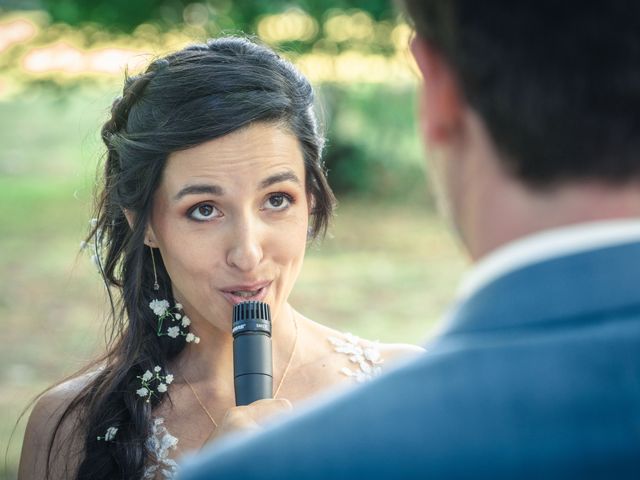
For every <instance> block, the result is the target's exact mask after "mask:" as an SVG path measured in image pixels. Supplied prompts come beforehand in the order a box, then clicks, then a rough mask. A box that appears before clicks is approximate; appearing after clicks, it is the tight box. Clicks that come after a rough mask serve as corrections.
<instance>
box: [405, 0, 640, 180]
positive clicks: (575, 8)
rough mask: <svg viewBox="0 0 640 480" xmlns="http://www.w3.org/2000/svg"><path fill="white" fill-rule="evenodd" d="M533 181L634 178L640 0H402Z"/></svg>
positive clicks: (515, 164)
mask: <svg viewBox="0 0 640 480" xmlns="http://www.w3.org/2000/svg"><path fill="white" fill-rule="evenodd" d="M404 4H405V7H406V10H407V12H408V14H409V16H410V17H411V19H412V21H413V23H414V24H415V28H416V30H417V33H418V35H419V36H420V37H422V38H423V39H424V40H426V41H427V42H429V43H430V44H431V45H432V46H433V47H434V48H436V49H438V50H439V51H440V52H441V54H442V55H443V56H444V57H445V59H446V60H447V61H448V62H449V64H450V65H451V67H452V68H453V70H454V71H455V72H456V74H457V75H458V77H459V81H460V84H461V88H462V90H463V94H464V95H465V98H466V101H467V102H468V103H469V105H470V106H471V107H472V108H474V109H475V110H476V111H477V112H478V113H479V114H480V116H481V117H482V118H483V120H484V122H485V123H486V125H487V128H488V130H489V132H490V134H491V136H492V138H493V140H494V142H495V144H496V146H497V148H498V149H499V151H500V153H501V157H502V160H503V163H504V166H505V167H506V168H507V170H508V171H509V172H510V173H512V174H513V175H514V176H515V177H516V178H518V179H520V180H521V181H522V182H524V183H525V184H528V185H529V186H531V187H543V188H544V187H550V186H553V185H556V184H558V183H563V182H567V181H576V180H578V181H580V180H596V181H600V182H606V183H610V184H622V183H624V182H628V181H634V180H638V179H640V113H639V112H640V3H639V2H631V1H618V0H607V1H604V0H603V1H597V0H590V1H586V2H585V1H580V2H577V1H570V0H567V1H551V0H517V1H514V0H482V1H477V0H404Z"/></svg>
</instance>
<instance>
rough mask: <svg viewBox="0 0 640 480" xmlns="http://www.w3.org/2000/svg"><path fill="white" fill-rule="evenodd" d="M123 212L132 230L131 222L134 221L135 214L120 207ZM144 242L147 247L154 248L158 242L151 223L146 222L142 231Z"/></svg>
mask: <svg viewBox="0 0 640 480" xmlns="http://www.w3.org/2000/svg"><path fill="white" fill-rule="evenodd" d="M122 211H123V212H124V216H125V218H126V219H127V223H128V224H129V228H131V229H132V230H133V224H134V222H135V219H136V216H135V214H134V213H133V212H132V211H131V210H128V209H126V208H124V209H122ZM144 244H145V245H146V246H148V247H152V248H156V247H157V246H158V243H157V242H156V235H155V233H154V232H153V227H152V226H151V224H147V228H146V229H145V232H144Z"/></svg>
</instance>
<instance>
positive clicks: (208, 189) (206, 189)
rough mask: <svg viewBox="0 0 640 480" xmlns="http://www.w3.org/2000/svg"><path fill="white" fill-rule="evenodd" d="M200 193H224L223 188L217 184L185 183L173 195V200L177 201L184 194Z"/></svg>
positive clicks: (220, 194)
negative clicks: (184, 185)
mask: <svg viewBox="0 0 640 480" xmlns="http://www.w3.org/2000/svg"><path fill="white" fill-rule="evenodd" d="M202 193H207V194H209V195H217V196H222V195H224V189H223V188H222V187H221V186H219V185H209V184H196V185H187V186H186V187H184V188H182V189H181V190H180V191H179V192H178V193H176V194H175V196H174V197H173V201H174V202H177V201H178V200H180V199H181V198H182V197H184V196H186V195H199V194H202Z"/></svg>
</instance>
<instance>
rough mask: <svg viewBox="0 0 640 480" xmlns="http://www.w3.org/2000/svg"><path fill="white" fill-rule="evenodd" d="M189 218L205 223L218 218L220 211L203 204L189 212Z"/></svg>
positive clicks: (208, 204)
mask: <svg viewBox="0 0 640 480" xmlns="http://www.w3.org/2000/svg"><path fill="white" fill-rule="evenodd" d="M189 216H190V217H191V218H193V219H194V220H198V221H201V222H202V221H205V220H211V219H212V218H216V217H219V216H220V210H218V209H217V208H216V207H214V206H213V205H211V204H210V203H203V204H201V205H197V206H196V207H194V208H193V209H192V210H191V211H190V212H189Z"/></svg>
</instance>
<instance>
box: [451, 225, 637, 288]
mask: <svg viewBox="0 0 640 480" xmlns="http://www.w3.org/2000/svg"><path fill="white" fill-rule="evenodd" d="M632 241H640V220H608V221H598V222H589V223H581V224H576V225H571V226H567V227H562V228H555V229H551V230H545V231H543V232H540V233H536V234H532V235H528V236H526V237H523V238H521V239H519V240H515V241H513V242H510V243H508V244H506V245H504V246H502V247H499V248H498V249H496V250H494V251H493V252H492V253H490V254H489V255H487V256H486V257H484V258H483V259H482V260H480V261H479V262H478V263H476V264H475V266H474V267H473V268H472V269H471V270H470V271H469V272H468V273H467V274H466V275H465V277H464V279H463V281H462V283H461V284H460V288H459V289H458V296H457V299H458V300H459V301H462V300H466V299H467V298H469V297H470V296H471V295H473V294H474V293H475V292H477V291H478V290H480V289H481V288H482V287H484V286H485V285H487V284H489V283H490V282H492V281H493V280H495V279H497V278H499V277H501V276H503V275H506V274H507V273H510V272H512V271H515V270H518V269H520V268H523V267H525V266H528V265H531V264H534V263H539V262H542V261H545V260H549V259H551V258H555V257H561V256H565V255H570V254H573V253H579V252H584V251H587V250H594V249H597V248H603V247H607V246H611V245H617V244H622V243H628V242H632Z"/></svg>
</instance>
